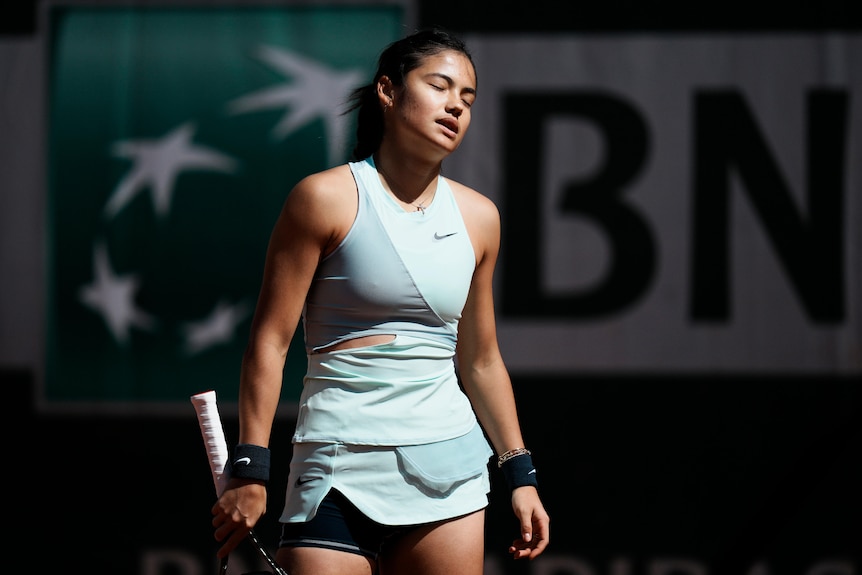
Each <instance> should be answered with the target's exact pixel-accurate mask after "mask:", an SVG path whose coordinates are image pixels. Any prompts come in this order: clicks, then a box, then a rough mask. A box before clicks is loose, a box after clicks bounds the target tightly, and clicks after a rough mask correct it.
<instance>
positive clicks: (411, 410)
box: [294, 158, 476, 445]
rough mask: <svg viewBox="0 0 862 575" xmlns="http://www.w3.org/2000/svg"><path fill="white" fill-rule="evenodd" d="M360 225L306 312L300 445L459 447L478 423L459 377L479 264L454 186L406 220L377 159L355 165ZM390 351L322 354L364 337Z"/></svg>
mask: <svg viewBox="0 0 862 575" xmlns="http://www.w3.org/2000/svg"><path fill="white" fill-rule="evenodd" d="M350 169H351V171H352V173H353V176H354V178H355V180H356V186H357V189H358V194H359V197H358V199H359V202H358V209H357V213H356V219H355V220H354V222H353V226H352V227H351V229H350V231H349V232H348V234H347V236H346V237H345V238H344V240H343V241H342V243H341V244H340V245H339V246H338V247H337V248H336V249H335V250H334V251H333V252H332V253H331V254H330V255H329V256H327V257H326V258H325V259H324V260H323V261H322V262H321V264H320V266H319V268H318V271H317V273H316V274H315V277H314V279H313V281H312V285H311V287H310V289H309V293H308V297H307V298H306V303H305V307H304V309H303V327H304V330H305V347H306V352H307V354H308V370H307V373H306V376H305V378H304V381H303V392H302V395H301V397H300V405H299V414H298V418H297V427H296V432H295V434H294V441H298V442H305V441H324V442H326V441H336V442H344V443H354V444H364V445H406V444H417V443H428V442H432V441H439V440H443V439H449V438H452V437H457V436H459V435H462V434H464V433H466V432H468V431H469V430H470V429H471V428H472V427H473V425H475V421H476V418H475V414H474V413H473V411H472V408H471V406H470V403H469V400H468V399H467V397H466V396H465V395H464V393H463V392H462V391H461V389H460V387H459V385H458V381H457V377H456V375H455V367H454V355H455V344H456V341H457V334H458V321H459V320H460V318H461V311H462V309H463V307H464V303H465V302H466V299H467V294H468V292H469V289H470V283H471V280H472V276H473V270H474V269H475V263H476V260H475V254H474V252H473V247H472V244H471V242H470V238H469V237H468V235H467V230H466V227H465V226H464V221H463V219H462V218H461V213H460V211H459V209H458V205H457V203H456V202H455V198H454V196H453V194H452V190H451V188H450V187H449V184H448V183H447V182H446V180H445V179H444V178H442V177H440V178H438V183H437V190H436V193H435V195H434V199H433V201H432V203H431V204H430V205H429V206H428V207H427V208H426V209H425V211H424V213H423V212H421V211H416V212H407V211H404V209H403V208H402V207H401V206H400V205H399V204H398V203H397V202H396V201H395V200H394V198H392V197H391V196H390V195H389V194H388V193H387V192H386V190H385V189H384V188H383V185H382V184H381V182H380V178H379V176H378V174H377V170H376V168H375V166H374V162H373V160H372V159H371V158H368V159H366V160H364V161H361V162H355V163H351V164H350ZM378 334H392V335H394V336H395V340H394V341H392V342H390V343H386V344H381V345H374V346H366V347H361V348H357V349H346V350H339V351H334V352H322V353H316V352H317V351H318V350H320V349H321V348H324V347H326V346H328V345H331V344H333V343H338V342H342V341H345V340H348V339H352V338H355V337H361V336H367V335H378Z"/></svg>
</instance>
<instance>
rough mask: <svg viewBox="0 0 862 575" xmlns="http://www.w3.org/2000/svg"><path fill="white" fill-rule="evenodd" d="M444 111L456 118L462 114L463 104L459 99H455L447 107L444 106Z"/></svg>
mask: <svg viewBox="0 0 862 575" xmlns="http://www.w3.org/2000/svg"><path fill="white" fill-rule="evenodd" d="M446 111H447V112H448V113H450V114H452V115H453V116H455V117H456V118H458V117H460V116H461V114H463V113H464V103H463V102H462V101H461V100H459V99H455V100H454V101H452V102H449V105H448V106H446Z"/></svg>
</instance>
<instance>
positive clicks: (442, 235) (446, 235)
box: [434, 232, 458, 240]
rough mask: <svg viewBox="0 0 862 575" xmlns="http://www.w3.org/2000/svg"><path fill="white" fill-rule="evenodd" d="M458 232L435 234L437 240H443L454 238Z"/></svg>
mask: <svg viewBox="0 0 862 575" xmlns="http://www.w3.org/2000/svg"><path fill="white" fill-rule="evenodd" d="M457 233H458V232H449V233H448V234H441V233H440V232H434V239H435V240H442V239H443V238H448V237H449V236H454V235H455V234H457Z"/></svg>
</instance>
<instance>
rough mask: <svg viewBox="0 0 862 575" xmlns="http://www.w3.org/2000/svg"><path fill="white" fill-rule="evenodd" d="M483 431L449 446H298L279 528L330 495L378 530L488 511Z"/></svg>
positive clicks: (302, 518)
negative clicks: (338, 495) (334, 491)
mask: <svg viewBox="0 0 862 575" xmlns="http://www.w3.org/2000/svg"><path fill="white" fill-rule="evenodd" d="M491 455H493V451H492V450H491V447H490V446H489V445H488V442H487V440H486V439H485V436H484V435H483V433H482V429H481V427H479V425H476V426H475V427H474V428H473V430H472V431H470V432H469V433H467V434H465V435H462V436H461V437H456V438H454V439H448V440H446V441H440V442H436V443H428V444H423V445H410V446H401V447H391V446H367V445H349V444H343V443H296V444H294V446H293V458H292V459H291V462H290V475H289V477H288V482H287V490H286V495H285V504H284V510H283V511H282V514H281V517H280V519H279V520H280V521H281V522H284V523H298V522H303V521H308V520H309V519H311V518H312V517H314V515H315V514H316V513H317V508H318V506H319V505H320V502H321V501H322V500H323V498H324V496H325V495H326V494H327V493H328V492H329V490H330V489H337V490H338V491H340V492H341V493H342V494H344V496H345V497H347V498H348V499H349V500H350V501H351V502H352V503H353V504H354V505H356V507H357V508H359V510H360V511H362V512H363V513H364V514H365V515H367V516H368V517H369V518H371V519H372V520H374V521H376V522H378V523H381V524H383V525H414V524H418V523H430V522H433V521H440V520H443V519H450V518H452V517H459V516H461V515H466V514H468V513H472V512H473V511H477V510H479V509H483V508H485V507H487V505H488V493H489V491H490V480H489V477H488V461H489V458H490V457H491Z"/></svg>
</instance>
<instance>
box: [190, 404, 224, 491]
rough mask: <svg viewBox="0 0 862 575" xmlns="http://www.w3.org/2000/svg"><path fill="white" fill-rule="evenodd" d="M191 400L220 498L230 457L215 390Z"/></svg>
mask: <svg viewBox="0 0 862 575" xmlns="http://www.w3.org/2000/svg"><path fill="white" fill-rule="evenodd" d="M191 400H192V405H193V406H194V408H195V413H197V416H198V426H199V427H200V428H201V435H202V436H203V440H204V445H205V446H206V450H207V458H208V459H209V462H210V471H211V472H212V476H213V485H215V490H216V496H220V495H221V494H222V491H224V488H225V486H226V484H227V480H228V477H227V474H225V466H226V465H227V458H228V457H229V455H228V449H227V441H225V438H224V428H223V427H222V425H221V418H220V417H219V413H218V404H217V403H216V393H215V391H213V390H209V391H204V392H202V393H196V394H195V395H193V396H192V397H191Z"/></svg>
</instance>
